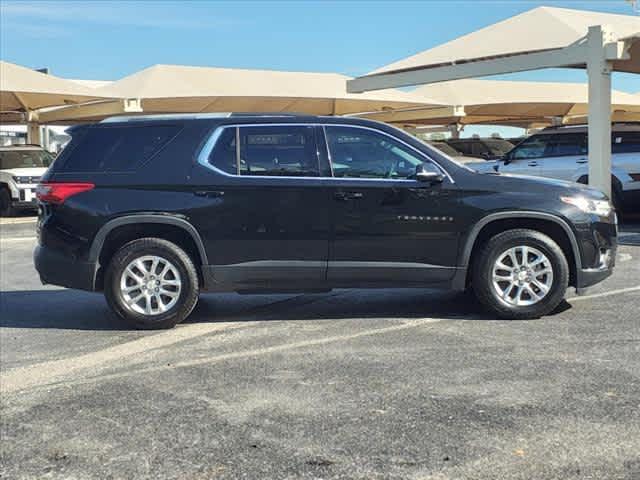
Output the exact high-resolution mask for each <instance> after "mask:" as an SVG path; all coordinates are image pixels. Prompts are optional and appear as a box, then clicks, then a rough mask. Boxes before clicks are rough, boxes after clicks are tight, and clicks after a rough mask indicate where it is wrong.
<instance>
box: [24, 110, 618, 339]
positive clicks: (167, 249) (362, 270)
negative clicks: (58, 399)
mask: <svg viewBox="0 0 640 480" xmlns="http://www.w3.org/2000/svg"><path fill="white" fill-rule="evenodd" d="M71 134H72V136H73V138H72V140H71V143H70V144H69V145H68V146H67V148H65V150H64V151H63V152H62V153H61V154H60V156H59V157H58V158H57V159H56V161H55V163H54V164H53V165H52V166H51V168H50V169H49V170H48V171H47V173H46V174H45V176H44V178H43V181H42V184H41V185H40V186H39V187H38V198H39V201H40V203H41V209H40V216H39V219H38V224H37V229H38V238H39V240H38V246H37V248H36V250H35V253H34V257H35V266H36V269H37V271H38V272H39V274H40V277H41V280H42V281H43V282H44V283H51V284H55V285H61V286H65V287H70V288H78V289H84V290H92V291H104V294H105V296H106V299H107V302H108V304H109V305H110V307H111V308H112V309H113V311H114V312H115V313H116V314H117V315H119V316H120V317H122V318H123V319H125V320H126V321H128V322H130V324H131V325H133V326H135V327H139V328H167V327H172V326H173V325H175V324H176V323H178V322H180V321H182V320H184V319H185V318H186V317H187V316H188V315H189V314H190V313H191V311H192V310H193V308H194V306H195V305H196V302H197V299H198V295H199V292H201V291H214V292H219V291H236V292H238V293H268V292H318V291H328V290H330V289H332V288H348V287H358V288H379V287H439V288H445V289H453V290H458V291H462V290H464V289H466V288H468V287H470V286H472V287H473V291H474V292H475V295H476V296H477V297H478V299H479V300H480V301H481V302H482V303H483V304H484V305H486V306H487V307H488V308H489V309H491V310H492V311H493V312H495V314H497V315H498V316H500V317H503V318H514V319H515V318H532V317H538V316H541V315H545V314H548V313H549V312H551V311H553V310H554V309H555V308H556V307H557V306H558V304H559V302H560V301H561V300H562V298H563V297H564V295H565V291H566V289H567V287H568V286H573V287H576V288H577V289H579V290H582V289H584V288H585V287H588V286H590V285H593V284H595V283H598V282H600V281H601V280H603V279H604V278H606V277H608V276H609V275H610V274H611V272H612V269H613V266H614V258H615V252H616V236H617V226H616V216H615V213H614V211H613V210H612V207H611V205H610V203H609V201H608V200H607V199H606V197H605V196H604V195H603V194H602V193H601V192H599V191H597V190H593V189H590V188H588V187H586V186H583V185H579V184H575V183H569V182H562V181H553V180H543V179H539V180H531V179H525V178H518V177H517V176H513V177H512V176H505V175H496V174H493V175H486V174H479V173H476V172H474V171H473V170H471V169H468V168H466V167H464V166H462V165H460V164H458V163H456V162H454V161H452V160H451V159H449V158H448V157H447V156H445V155H443V154H441V153H440V152H439V151H438V150H437V149H434V148H432V147H430V146H428V145H426V144H425V143H423V142H421V141H420V140H418V139H416V138H414V137H412V136H411V135H409V134H406V133H405V132H403V131H401V130H398V129H396V128H394V127H392V126H389V125H385V124H381V123H377V122H373V121H368V120H363V119H355V118H339V117H311V116H310V117H306V116H260V115H246V114H245V115H238V116H235V115H232V116H227V117H223V118H220V117H219V116H215V115H191V116H189V115H169V116H142V117H131V118H119V119H118V118H115V119H109V120H106V121H103V122H102V123H100V124H95V125H90V126H78V127H75V128H73V129H72V130H71Z"/></svg>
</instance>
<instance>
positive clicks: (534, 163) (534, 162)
mask: <svg viewBox="0 0 640 480" xmlns="http://www.w3.org/2000/svg"><path fill="white" fill-rule="evenodd" d="M527 165H529V166H530V167H537V166H538V162H536V161H535V160H534V161H533V162H529V163H528V164H527Z"/></svg>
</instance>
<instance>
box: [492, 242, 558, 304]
mask: <svg viewBox="0 0 640 480" xmlns="http://www.w3.org/2000/svg"><path fill="white" fill-rule="evenodd" d="M492 283H493V288H494V290H495V292H496V294H497V296H498V298H499V299H500V301H501V302H503V303H505V304H507V305H508V306H516V307H526V306H530V305H535V304H536V303H538V302H540V301H541V300H542V299H543V298H545V297H546V296H547V294H548V293H549V291H550V290H551V287H552V285H553V266H552V265H551V261H550V260H549V259H548V258H547V256H546V255H545V254H544V253H542V252H541V251H540V250H538V249H537V248H534V247H530V246H527V245H518V246H516V247H512V248H509V249H508V250H505V251H504V252H503V253H501V254H500V255H498V258H497V259H496V261H495V263H494V265H493V271H492Z"/></svg>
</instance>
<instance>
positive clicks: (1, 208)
mask: <svg viewBox="0 0 640 480" xmlns="http://www.w3.org/2000/svg"><path fill="white" fill-rule="evenodd" d="M15 214H16V209H15V208H14V207H13V205H12V204H11V193H10V192H9V190H8V189H7V188H0V216H3V217H13V216H14V215H15Z"/></svg>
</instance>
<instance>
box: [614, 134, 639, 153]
mask: <svg viewBox="0 0 640 480" xmlns="http://www.w3.org/2000/svg"><path fill="white" fill-rule="evenodd" d="M611 150H612V152H613V153H639V152H640V132H621V133H616V132H614V133H613V135H612V136H611Z"/></svg>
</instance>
